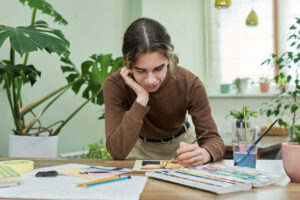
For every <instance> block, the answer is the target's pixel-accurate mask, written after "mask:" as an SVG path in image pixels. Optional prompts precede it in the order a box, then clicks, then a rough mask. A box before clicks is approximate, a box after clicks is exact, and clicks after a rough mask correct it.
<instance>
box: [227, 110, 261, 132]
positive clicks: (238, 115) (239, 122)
mask: <svg viewBox="0 0 300 200" xmlns="http://www.w3.org/2000/svg"><path fill="white" fill-rule="evenodd" d="M229 115H230V116H232V117H233V118H234V119H235V125H234V127H235V128H244V127H245V120H246V122H247V126H248V127H250V123H249V121H248V120H249V119H250V117H254V118H255V117H257V112H256V111H253V110H250V109H249V108H248V107H247V106H243V107H242V109H240V110H239V109H232V110H230V112H229Z"/></svg>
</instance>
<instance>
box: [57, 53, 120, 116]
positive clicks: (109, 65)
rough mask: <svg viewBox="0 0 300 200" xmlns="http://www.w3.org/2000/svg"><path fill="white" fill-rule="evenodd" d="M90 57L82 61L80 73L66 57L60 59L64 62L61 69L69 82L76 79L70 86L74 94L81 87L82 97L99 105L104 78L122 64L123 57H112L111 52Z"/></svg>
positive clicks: (101, 103) (101, 101)
mask: <svg viewBox="0 0 300 200" xmlns="http://www.w3.org/2000/svg"><path fill="white" fill-rule="evenodd" d="M90 58H91V60H90V59H89V60H86V61H84V62H82V64H81V73H78V72H77V70H75V69H76V67H75V66H74V64H73V63H72V62H71V61H70V60H69V59H66V58H64V59H61V61H62V62H63V63H64V65H63V66H62V67H61V69H62V71H63V73H64V74H66V75H67V76H66V79H67V81H68V82H69V83H70V82H72V81H76V83H75V84H74V85H73V87H72V90H73V91H74V92H75V94H77V93H78V92H79V91H80V89H81V88H83V90H82V97H83V98H85V99H87V100H88V99H89V100H90V101H91V102H92V103H94V104H97V105H100V106H101V105H103V104H104V97H103V91H101V90H102V87H103V83H104V80H105V79H106V78H107V77H108V76H109V75H110V74H112V73H114V72H115V71H117V70H118V69H119V68H121V67H122V66H123V62H124V58H123V57H118V58H116V59H113V58H112V54H106V55H103V54H99V55H97V54H93V55H92V56H91V57H90ZM83 80H84V81H83ZM99 90H100V92H99ZM95 94H97V95H95ZM101 117H103V116H101Z"/></svg>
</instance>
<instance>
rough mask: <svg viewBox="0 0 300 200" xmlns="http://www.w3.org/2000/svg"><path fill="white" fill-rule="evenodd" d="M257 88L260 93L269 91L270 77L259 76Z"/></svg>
mask: <svg viewBox="0 0 300 200" xmlns="http://www.w3.org/2000/svg"><path fill="white" fill-rule="evenodd" d="M259 88H260V92H261V93H269V91H270V79H269V78H268V77H265V76H262V77H260V78H259Z"/></svg>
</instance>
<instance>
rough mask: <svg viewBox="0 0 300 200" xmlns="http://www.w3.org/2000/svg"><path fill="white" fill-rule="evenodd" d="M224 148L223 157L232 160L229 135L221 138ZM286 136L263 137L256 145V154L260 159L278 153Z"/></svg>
mask: <svg viewBox="0 0 300 200" xmlns="http://www.w3.org/2000/svg"><path fill="white" fill-rule="evenodd" d="M222 139H223V141H224V144H225V147H226V153H225V155H224V158H225V159H232V158H233V157H232V137H231V135H225V136H222ZM287 139H288V136H265V137H264V138H263V139H262V140H261V141H260V142H259V143H258V144H257V153H258V155H259V156H260V157H263V155H266V154H268V153H270V152H272V151H279V150H280V148H281V143H283V142H286V141H287Z"/></svg>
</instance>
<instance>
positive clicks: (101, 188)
mask: <svg viewBox="0 0 300 200" xmlns="http://www.w3.org/2000/svg"><path fill="white" fill-rule="evenodd" d="M84 167H88V166H87V165H80V164H67V165H60V166H55V167H47V168H40V169H36V170H34V171H33V172H30V173H26V174H22V182H21V185H19V186H17V187H10V188H0V197H1V198H29V199H37V198H38V199H107V200H115V199H122V200H127V199H128V200H129V199H130V200H131V199H139V196H140V194H141V193H142V191H143V188H144V186H145V184H146V181H147V178H146V177H144V176H131V179H128V180H122V181H116V182H112V183H107V184H101V185H96V186H92V187H88V188H84V187H77V184H79V183H83V182H86V179H80V178H75V177H69V176H61V175H59V176H57V177H35V174H36V173H37V172H39V171H50V170H56V169H59V168H84Z"/></svg>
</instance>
